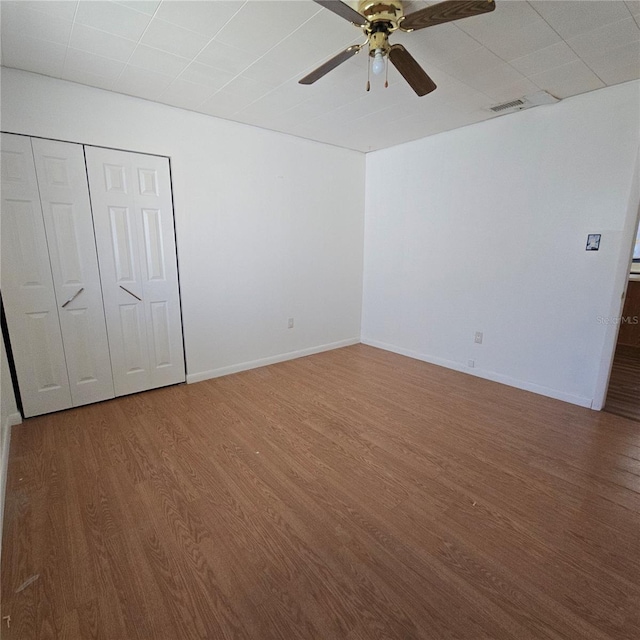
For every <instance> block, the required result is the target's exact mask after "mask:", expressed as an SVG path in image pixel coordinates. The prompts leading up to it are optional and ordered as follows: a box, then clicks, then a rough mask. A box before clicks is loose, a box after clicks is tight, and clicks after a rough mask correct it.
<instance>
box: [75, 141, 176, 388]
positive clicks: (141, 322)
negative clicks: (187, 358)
mask: <svg viewBox="0 0 640 640" xmlns="http://www.w3.org/2000/svg"><path fill="white" fill-rule="evenodd" d="M85 151H86V157H87V167H88V171H89V184H90V189H91V198H92V202H93V215H94V224H95V229H96V239H97V244H98V257H99V261H100V269H101V273H102V282H103V292H104V298H105V309H106V313H107V328H108V332H109V341H110V346H111V354H112V363H113V369H114V384H115V388H116V395H122V394H126V393H133V392H135V391H141V390H143V389H150V388H153V387H159V386H164V385H168V384H175V383H177V382H183V381H184V379H185V371H184V355H183V347H182V321H181V315H180V300H179V293H178V271H177V263H176V249H175V236H174V231H173V208H172V200H171V183H170V177H169V165H168V161H167V159H166V158H158V157H154V156H145V155H142V154H137V153H128V152H121V151H113V150H109V149H98V148H95V147H86V150H85Z"/></svg>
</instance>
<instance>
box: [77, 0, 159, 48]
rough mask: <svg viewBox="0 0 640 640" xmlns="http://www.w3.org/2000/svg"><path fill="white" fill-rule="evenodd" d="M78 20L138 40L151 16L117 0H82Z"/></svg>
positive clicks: (89, 25)
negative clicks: (89, 0) (92, 0)
mask: <svg viewBox="0 0 640 640" xmlns="http://www.w3.org/2000/svg"><path fill="white" fill-rule="evenodd" d="M75 19H76V22H79V23H80V24H85V25H87V26H88V27H94V28H96V29H100V30H102V31H107V32H108V33H113V34H115V35H117V36H121V37H123V38H128V39H129V40H136V41H137V40H138V39H139V38H140V37H141V36H142V34H143V33H144V30H145V29H146V28H147V25H148V24H149V22H150V20H151V16H149V15H147V14H144V13H140V12H139V11H134V10H133V9H129V8H128V7H125V6H124V5H121V4H116V3H115V2H104V1H103V0H98V1H96V2H86V1H85V2H80V3H79V4H78V11H77V12H76V18H75Z"/></svg>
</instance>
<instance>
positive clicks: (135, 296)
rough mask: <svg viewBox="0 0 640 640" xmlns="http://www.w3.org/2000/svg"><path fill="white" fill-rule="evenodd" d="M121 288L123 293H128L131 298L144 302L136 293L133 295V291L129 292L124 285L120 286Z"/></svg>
mask: <svg viewBox="0 0 640 640" xmlns="http://www.w3.org/2000/svg"><path fill="white" fill-rule="evenodd" d="M120 288H121V289H122V290H123V291H126V292H127V293H128V294H129V295H130V296H133V297H134V298H135V299H136V300H140V301H142V298H138V296H137V295H136V294H135V293H131V291H129V289H125V288H124V287H123V286H122V285H120Z"/></svg>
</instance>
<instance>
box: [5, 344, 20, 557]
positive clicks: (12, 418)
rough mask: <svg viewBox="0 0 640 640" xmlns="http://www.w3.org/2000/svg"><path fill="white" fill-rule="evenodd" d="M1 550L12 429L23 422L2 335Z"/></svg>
mask: <svg viewBox="0 0 640 640" xmlns="http://www.w3.org/2000/svg"><path fill="white" fill-rule="evenodd" d="M0 403H1V404H0V549H1V548H2V523H3V520H4V497H5V491H6V486H7V468H8V464H9V443H10V440H11V427H12V426H13V425H16V424H19V423H20V422H21V417H20V414H19V413H18V407H17V405H16V398H15V396H14V394H13V386H12V384H11V374H10V373H9V363H8V361H7V354H6V352H5V348H4V340H3V339H2V336H1V335H0Z"/></svg>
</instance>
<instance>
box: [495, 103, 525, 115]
mask: <svg viewBox="0 0 640 640" xmlns="http://www.w3.org/2000/svg"><path fill="white" fill-rule="evenodd" d="M523 104H524V100H512V101H511V102H503V103H502V104H497V105H495V107H489V109H491V111H493V112H494V113H501V112H502V111H504V110H505V109H513V108H514V107H519V106H520V105H523Z"/></svg>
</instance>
